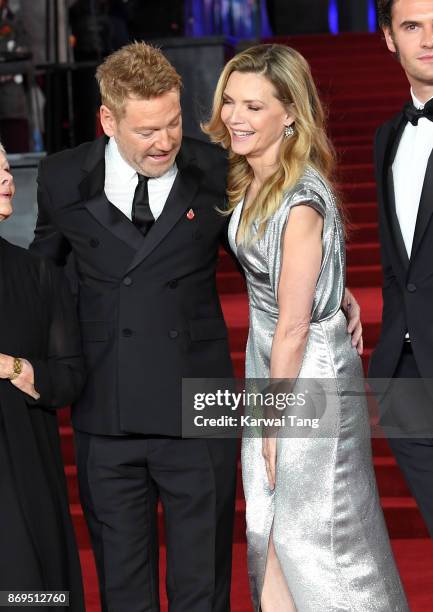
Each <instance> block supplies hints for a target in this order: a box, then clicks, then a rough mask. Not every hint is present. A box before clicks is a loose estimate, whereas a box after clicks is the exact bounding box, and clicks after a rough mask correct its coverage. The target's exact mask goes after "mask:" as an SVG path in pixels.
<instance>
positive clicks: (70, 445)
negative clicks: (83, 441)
mask: <svg viewBox="0 0 433 612" xmlns="http://www.w3.org/2000/svg"><path fill="white" fill-rule="evenodd" d="M60 445H61V449H62V457H63V463H64V464H65V465H73V464H74V463H75V449H74V434H73V432H72V427H71V426H69V425H62V426H61V427H60Z"/></svg>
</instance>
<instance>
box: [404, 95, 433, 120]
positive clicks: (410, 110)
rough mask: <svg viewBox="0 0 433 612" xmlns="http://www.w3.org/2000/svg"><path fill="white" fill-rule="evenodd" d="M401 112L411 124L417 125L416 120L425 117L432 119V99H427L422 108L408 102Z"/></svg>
mask: <svg viewBox="0 0 433 612" xmlns="http://www.w3.org/2000/svg"><path fill="white" fill-rule="evenodd" d="M403 113H404V115H405V117H406V119H407V120H408V121H410V122H411V124H412V125H418V121H419V120H420V119H422V117H425V118H426V119H429V120H430V121H433V99H432V100H429V101H428V102H427V104H426V105H425V106H424V108H423V109H421V110H420V109H418V108H415V106H414V105H413V104H412V103H411V102H408V103H407V104H406V105H405V107H404V108H403Z"/></svg>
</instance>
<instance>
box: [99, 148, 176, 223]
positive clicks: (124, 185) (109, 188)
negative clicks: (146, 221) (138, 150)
mask: <svg viewBox="0 0 433 612" xmlns="http://www.w3.org/2000/svg"><path fill="white" fill-rule="evenodd" d="M176 175H177V166H176V164H173V166H172V167H171V168H170V169H169V170H167V172H166V173H165V174H163V175H162V176H160V177H158V178H150V179H149V182H148V183H147V188H148V191H149V206H150V210H151V211H152V214H153V216H154V218H155V220H156V219H158V217H159V215H160V214H161V213H162V211H163V208H164V206H165V203H166V201H167V198H168V194H169V193H170V191H171V188H172V187H173V183H174V181H175V179H176ZM137 183H138V175H137V172H136V171H135V170H134V168H132V166H130V165H129V164H128V163H127V162H126V161H125V160H124V159H123V157H122V156H121V155H120V152H119V149H118V147H117V143H116V141H115V140H114V138H110V140H109V141H108V143H107V146H106V147H105V184H104V191H105V195H106V196H107V198H108V200H109V201H110V202H111V203H112V204H114V206H116V207H117V208H118V209H119V210H120V211H121V212H123V214H124V215H126V216H127V217H128V219H131V217H132V201H133V199H134V193H135V188H136V187H137Z"/></svg>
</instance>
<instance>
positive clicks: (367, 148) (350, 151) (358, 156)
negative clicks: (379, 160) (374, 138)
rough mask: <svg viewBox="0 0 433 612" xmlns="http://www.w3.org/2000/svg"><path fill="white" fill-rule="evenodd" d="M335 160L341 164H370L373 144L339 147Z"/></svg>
mask: <svg viewBox="0 0 433 612" xmlns="http://www.w3.org/2000/svg"><path fill="white" fill-rule="evenodd" d="M336 150H337V160H338V161H339V162H340V163H342V164H370V163H372V161H373V143H370V144H364V145H362V144H358V145H347V146H339V147H337V148H336Z"/></svg>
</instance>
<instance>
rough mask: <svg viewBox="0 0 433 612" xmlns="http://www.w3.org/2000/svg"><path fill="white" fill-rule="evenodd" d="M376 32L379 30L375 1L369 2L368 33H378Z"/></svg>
mask: <svg viewBox="0 0 433 612" xmlns="http://www.w3.org/2000/svg"><path fill="white" fill-rule="evenodd" d="M376 30H377V19H376V3H375V0H368V31H369V32H376Z"/></svg>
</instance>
